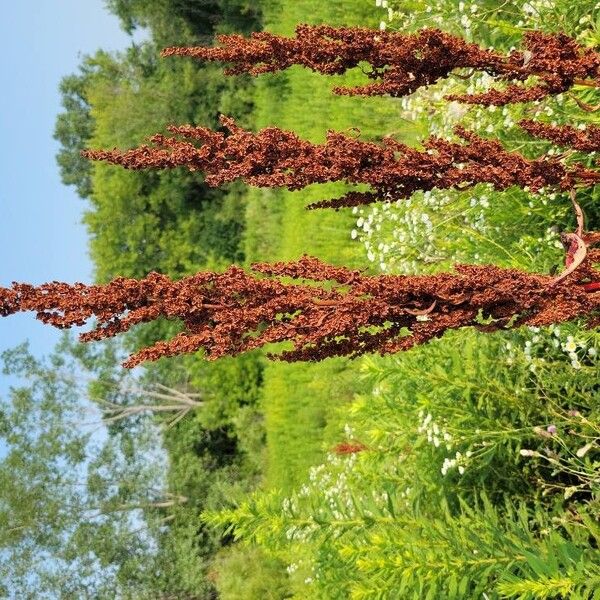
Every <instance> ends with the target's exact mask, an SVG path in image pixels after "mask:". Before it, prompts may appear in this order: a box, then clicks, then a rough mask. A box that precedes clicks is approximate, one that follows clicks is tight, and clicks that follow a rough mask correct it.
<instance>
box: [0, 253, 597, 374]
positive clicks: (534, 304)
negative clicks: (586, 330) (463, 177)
mask: <svg viewBox="0 0 600 600" xmlns="http://www.w3.org/2000/svg"><path fill="white" fill-rule="evenodd" d="M598 254H599V251H597V250H591V251H589V252H588V256H587V258H586V261H585V262H584V263H583V264H582V265H581V266H580V267H579V268H578V269H577V271H576V272H574V273H571V274H570V275H569V276H568V277H567V278H565V279H562V281H560V285H559V282H558V280H557V279H552V278H550V277H548V276H544V275H537V274H531V273H525V272H521V271H516V270H512V269H503V268H499V267H494V266H475V265H459V266H457V267H456V272H455V273H444V274H438V275H423V276H401V275H376V276H368V275H364V274H362V273H361V272H359V271H353V270H349V269H346V268H343V267H334V266H331V265H327V264H325V263H322V262H320V261H319V260H317V259H315V258H311V257H306V256H305V257H303V258H302V259H301V260H299V261H297V262H290V263H276V264H255V265H254V266H253V267H252V270H253V274H250V273H247V272H245V271H243V270H242V269H240V268H237V267H230V268H229V269H228V270H227V271H225V272H224V273H220V274H217V273H198V274H196V275H193V276H190V277H186V278H184V279H181V280H179V281H172V280H171V279H169V278H168V277H167V276H165V275H160V274H158V273H151V274H149V275H148V276H147V277H145V278H144V279H141V280H139V281H138V280H134V279H125V278H118V279H115V280H114V281H112V282H111V283H108V284H106V285H84V284H81V283H76V284H73V285H69V284H66V283H60V282H52V283H47V284H44V285H41V286H37V287H36V286H32V285H28V284H22V283H14V284H13V285H12V287H10V288H0V315H1V316H7V315H10V314H14V313H17V312H25V311H34V312H36V313H37V318H38V319H41V320H42V321H43V322H45V323H49V324H51V325H54V326H55V327H59V328H65V327H71V326H76V325H83V324H84V323H85V322H86V321H88V320H90V319H92V318H94V317H95V319H96V329H94V330H93V331H90V332H88V333H84V334H82V335H81V336H80V337H81V340H82V341H90V340H99V339H103V338H107V337H110V336H114V335H117V334H119V333H122V332H124V331H127V330H128V329H129V328H130V327H132V326H133V325H135V324H138V323H144V322H149V321H153V320H155V319H157V318H158V317H166V318H168V319H176V320H179V321H181V322H182V323H183V325H184V330H183V332H182V333H180V334H178V335H176V336H175V337H174V338H172V339H170V340H168V341H160V342H157V343H156V344H155V345H153V346H151V347H149V348H145V349H143V350H140V351H139V352H138V353H136V354H134V355H133V356H131V357H130V358H129V359H128V360H127V361H126V363H125V365H124V366H126V367H133V366H135V365H138V364H139V363H141V362H143V361H146V360H156V359H158V358H160V357H163V356H174V355H178V354H183V353H189V352H195V351H197V350H199V349H203V350H204V352H205V355H206V357H207V358H209V359H215V358H218V357H220V356H223V355H236V354H239V353H241V352H245V351H248V350H252V349H254V348H259V347H262V346H264V345H265V344H269V343H273V342H288V343H291V344H292V349H288V350H284V352H283V353H282V354H279V355H277V356H278V357H279V358H281V359H283V360H287V361H298V360H308V361H316V360H321V359H324V358H327V357H330V356H349V357H355V356H358V355H361V354H364V353H368V352H379V353H380V354H387V353H393V352H399V351H403V350H406V349H408V348H411V347H412V346H415V345H417V344H423V343H425V342H427V341H428V340H431V339H432V338H436V337H439V336H441V335H442V334H443V333H444V332H445V331H446V330H448V329H457V328H461V327H469V326H471V327H477V328H479V329H482V330H484V331H493V330H496V329H499V328H502V327H504V326H506V325H507V324H508V323H509V322H511V324H513V325H515V326H518V325H546V324H550V323H559V322H562V321H567V320H569V319H573V318H575V317H580V316H582V317H587V318H588V319H590V320H591V323H592V325H597V323H598V318H597V313H598V311H599V310H600V293H598V291H597V288H596V287H594V286H596V285H597V283H598V281H599V280H600V273H599V272H598V271H595V270H594V269H593V268H592V266H591V265H592V264H593V263H594V262H597V261H598V260H599V258H600V257H599V256H598ZM283 278H285V279H286V282H284V281H282V279H283ZM289 278H291V279H292V281H293V282H292V283H289V282H287V281H289ZM294 280H295V281H294ZM583 282H586V283H585V284H583ZM482 316H483V317H486V318H490V317H491V318H492V319H493V321H492V322H491V323H490V324H488V325H483V324H482V321H481V319H480V317H482Z"/></svg>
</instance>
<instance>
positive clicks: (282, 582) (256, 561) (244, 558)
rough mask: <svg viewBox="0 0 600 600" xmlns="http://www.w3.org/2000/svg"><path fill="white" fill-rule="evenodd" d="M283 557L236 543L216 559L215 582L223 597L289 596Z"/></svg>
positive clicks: (232, 599) (256, 599) (230, 599)
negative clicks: (282, 561)
mask: <svg viewBox="0 0 600 600" xmlns="http://www.w3.org/2000/svg"><path fill="white" fill-rule="evenodd" d="M282 567H283V565H282V563H281V561H280V560H279V559H277V558H275V557H272V556H268V555H265V554H264V552H263V551H262V550H260V549H259V548H256V547H255V548H251V549H248V548H247V547H244V546H239V545H233V546H229V547H228V548H225V549H224V550H222V551H221V552H220V553H219V554H218V555H217V558H216V560H215V563H214V568H215V578H216V586H217V590H218V591H219V598H221V599H222V600H239V598H244V599H246V600H263V599H264V600H282V599H283V598H289V597H290V590H289V586H288V583H287V576H286V575H285V571H284V570H283V568H282Z"/></svg>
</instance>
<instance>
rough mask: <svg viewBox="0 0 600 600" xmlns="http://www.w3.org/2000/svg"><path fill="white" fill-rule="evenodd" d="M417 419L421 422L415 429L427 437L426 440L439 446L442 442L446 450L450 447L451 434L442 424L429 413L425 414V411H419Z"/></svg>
mask: <svg viewBox="0 0 600 600" xmlns="http://www.w3.org/2000/svg"><path fill="white" fill-rule="evenodd" d="M419 419H421V424H420V425H419V427H418V428H417V431H418V432H419V433H421V434H424V435H425V436H426V437H427V441H428V442H429V443H430V444H433V445H434V446H435V447H436V448H439V447H440V446H441V445H442V444H443V445H445V446H446V450H451V449H452V436H451V435H450V434H449V433H448V431H446V429H445V428H444V424H442V425H439V424H438V423H436V422H435V421H434V420H433V417H432V416H431V413H427V414H425V411H423V410H420V411H419Z"/></svg>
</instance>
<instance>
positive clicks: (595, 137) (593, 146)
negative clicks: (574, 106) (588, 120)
mask: <svg viewBox="0 0 600 600" xmlns="http://www.w3.org/2000/svg"><path fill="white" fill-rule="evenodd" d="M519 127H521V128H522V129H524V130H525V131H526V132H527V133H529V134H530V135H532V136H534V137H537V138H542V139H546V140H549V141H550V142H553V143H554V144H557V145H558V146H568V147H570V148H573V149H574V150H579V151H581V152H598V151H600V127H598V126H597V125H587V126H586V128H585V129H577V128H576V127H572V126H571V125H548V124H546V123H539V122H538V121H532V120H530V119H524V120H522V121H520V122H519Z"/></svg>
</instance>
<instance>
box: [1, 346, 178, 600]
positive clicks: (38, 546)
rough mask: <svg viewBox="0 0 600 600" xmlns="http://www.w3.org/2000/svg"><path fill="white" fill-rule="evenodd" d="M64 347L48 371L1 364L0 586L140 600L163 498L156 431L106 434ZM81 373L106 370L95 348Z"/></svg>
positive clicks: (18, 592) (148, 584)
mask: <svg viewBox="0 0 600 600" xmlns="http://www.w3.org/2000/svg"><path fill="white" fill-rule="evenodd" d="M70 345H71V344H70V342H69V341H68V340H65V341H63V342H62V343H61V344H60V345H59V347H58V348H57V349H56V351H55V352H54V353H53V354H52V355H51V356H50V357H49V358H48V359H47V360H39V359H36V358H34V356H32V354H31V353H30V352H29V350H28V348H27V346H26V345H25V344H23V345H21V346H19V347H17V348H15V349H13V350H9V351H6V352H4V353H3V355H2V361H3V365H4V366H3V372H4V374H5V375H8V376H17V377H19V378H20V381H23V382H24V383H23V384H21V383H20V382H19V383H18V384H17V385H15V386H13V387H11V389H10V392H9V397H8V398H4V399H3V400H2V402H1V404H0V442H1V446H2V447H3V448H4V452H3V455H2V458H1V460H0V580H1V581H4V582H9V587H8V589H7V590H5V593H6V594H7V595H9V597H18V598H28V597H31V598H33V597H35V598H72V597H98V598H114V597H116V596H118V595H121V596H123V597H134V596H135V597H140V598H141V597H144V594H145V593H146V590H148V589H151V588H152V586H153V580H154V578H155V577H156V571H155V569H149V568H148V567H149V565H153V564H154V563H155V560H156V556H157V545H156V537H157V534H158V532H159V530H160V524H161V522H162V520H163V519H164V516H165V514H164V513H165V510H166V509H167V507H169V506H171V505H174V504H177V503H178V502H180V501H181V499H180V498H175V497H173V496H170V495H169V494H168V493H167V491H166V488H165V482H164V475H163V474H164V471H165V464H164V453H163V451H162V450H161V447H160V444H157V439H156V438H157V430H156V428H155V427H152V426H151V423H150V422H149V421H148V420H143V419H138V420H137V421H136V422H132V423H129V426H128V427H127V428H123V427H121V428H113V429H112V430H111V431H110V432H107V431H106V430H104V428H103V427H102V426H101V425H100V424H99V423H98V411H97V410H96V409H95V408H94V403H93V402H92V401H91V400H89V398H86V397H85V394H82V390H81V385H77V383H80V382H79V381H78V380H77V377H79V376H80V375H81V374H82V373H83V372H84V369H83V367H84V365H83V362H85V361H78V360H76V358H75V357H73V356H71V355H69V353H68V349H69V346H70ZM87 360H88V361H93V362H96V363H97V364H99V365H101V370H102V369H104V370H105V371H106V369H107V368H108V365H109V364H110V362H112V363H113V364H115V363H114V349H113V348H112V347H110V346H107V345H106V346H104V347H103V348H102V350H101V351H97V352H96V354H95V356H92V355H91V354H88V356H87Z"/></svg>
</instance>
